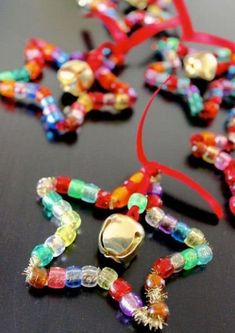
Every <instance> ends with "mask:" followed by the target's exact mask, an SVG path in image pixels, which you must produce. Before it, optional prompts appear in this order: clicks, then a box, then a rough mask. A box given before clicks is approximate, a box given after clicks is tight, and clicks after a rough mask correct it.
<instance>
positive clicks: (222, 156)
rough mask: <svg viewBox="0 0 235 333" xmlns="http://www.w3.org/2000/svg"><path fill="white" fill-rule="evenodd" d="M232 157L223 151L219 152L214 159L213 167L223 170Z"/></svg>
mask: <svg viewBox="0 0 235 333" xmlns="http://www.w3.org/2000/svg"><path fill="white" fill-rule="evenodd" d="M231 160H232V157H231V156H230V155H229V154H228V153H225V152H221V153H219V155H218V156H217V157H216V160H215V167H216V168H217V169H219V170H224V169H226V168H227V166H228V165H229V163H230V162H231Z"/></svg>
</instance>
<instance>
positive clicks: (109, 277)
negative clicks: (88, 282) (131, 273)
mask: <svg viewBox="0 0 235 333" xmlns="http://www.w3.org/2000/svg"><path fill="white" fill-rule="evenodd" d="M117 278H118V274H117V273H116V272H115V270H113V269H112V268H109V267H104V268H103V269H102V271H101V272H100V274H99V276H98V285H99V286H100V288H102V289H105V290H109V289H110V287H111V285H112V284H113V282H114V281H115V280H117Z"/></svg>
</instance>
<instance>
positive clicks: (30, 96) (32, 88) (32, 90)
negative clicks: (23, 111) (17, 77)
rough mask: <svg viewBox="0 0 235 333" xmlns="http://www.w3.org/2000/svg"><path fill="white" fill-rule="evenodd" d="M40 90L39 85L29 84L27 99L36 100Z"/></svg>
mask: <svg viewBox="0 0 235 333" xmlns="http://www.w3.org/2000/svg"><path fill="white" fill-rule="evenodd" d="M38 90H39V85H38V84H34V83H28V84H27V90H26V98H27V99H33V100H34V99H35V98H36V94H37V91H38Z"/></svg>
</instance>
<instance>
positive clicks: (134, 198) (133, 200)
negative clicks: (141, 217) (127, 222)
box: [127, 193, 148, 214]
mask: <svg viewBox="0 0 235 333" xmlns="http://www.w3.org/2000/svg"><path fill="white" fill-rule="evenodd" d="M147 204H148V200H147V198H146V196H145V195H143V194H141V193H133V194H132V195H131V196H130V198H129V201H128V204H127V206H128V209H131V207H133V206H137V207H139V213H140V214H142V213H143V212H144V211H145V209H146V207H147Z"/></svg>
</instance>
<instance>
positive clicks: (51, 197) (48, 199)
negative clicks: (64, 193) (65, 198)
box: [42, 191, 62, 210]
mask: <svg viewBox="0 0 235 333" xmlns="http://www.w3.org/2000/svg"><path fill="white" fill-rule="evenodd" d="M60 200H62V197H61V196H60V195H59V194H58V193H56V192H54V191H50V192H47V193H46V195H44V197H43V198H42V204H43V206H44V207H45V208H46V209H48V210H51V209H52V206H53V205H54V204H55V203H56V202H58V201H60Z"/></svg>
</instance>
